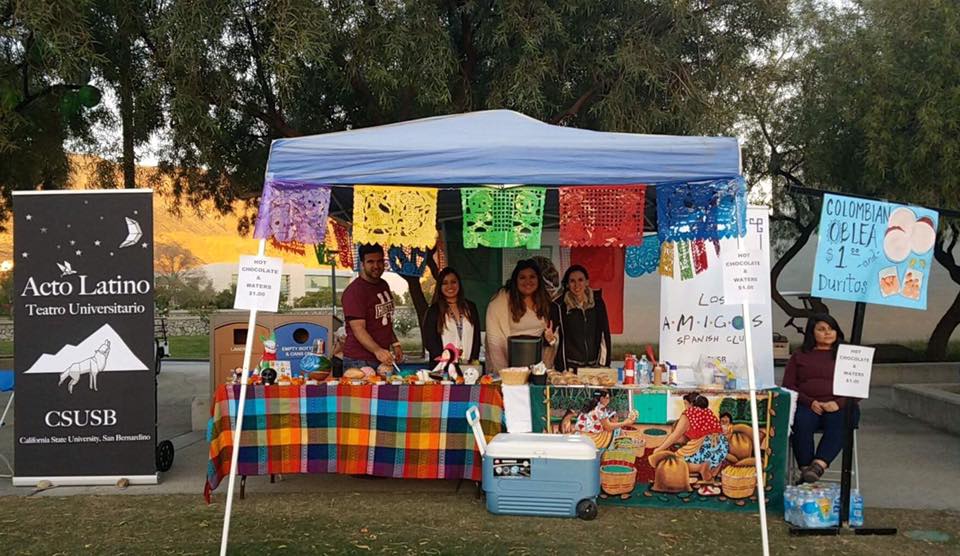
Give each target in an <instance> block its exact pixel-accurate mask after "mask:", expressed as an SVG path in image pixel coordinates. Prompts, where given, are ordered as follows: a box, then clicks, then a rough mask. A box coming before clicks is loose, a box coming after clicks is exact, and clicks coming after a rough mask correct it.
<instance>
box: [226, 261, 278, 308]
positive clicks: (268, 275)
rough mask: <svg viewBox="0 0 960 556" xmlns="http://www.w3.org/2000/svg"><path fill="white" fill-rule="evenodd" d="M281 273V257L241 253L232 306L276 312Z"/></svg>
mask: <svg viewBox="0 0 960 556" xmlns="http://www.w3.org/2000/svg"><path fill="white" fill-rule="evenodd" d="M282 275H283V259H278V258H274V257H258V256H255V255H241V256H240V272H239V274H238V275H237V296H236V297H235V298H234V300H233V308H234V309H244V310H248V311H267V312H270V313H276V312H277V309H278V308H279V306H280V278H281V276H282Z"/></svg>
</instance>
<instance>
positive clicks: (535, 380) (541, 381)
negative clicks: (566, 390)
mask: <svg viewBox="0 0 960 556" xmlns="http://www.w3.org/2000/svg"><path fill="white" fill-rule="evenodd" d="M530 384H535V385H537V386H546V385H547V374H546V373H544V374H542V375H535V374H533V373H530Z"/></svg>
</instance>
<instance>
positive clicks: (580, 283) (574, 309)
mask: <svg viewBox="0 0 960 556" xmlns="http://www.w3.org/2000/svg"><path fill="white" fill-rule="evenodd" d="M550 320H551V321H552V322H553V326H554V327H556V328H557V333H558V334H559V336H560V345H559V349H558V351H557V357H556V359H555V360H554V365H553V366H554V368H555V369H557V370H559V371H564V370H567V369H579V368H580V367H607V366H609V365H610V322H609V320H607V306H606V305H604V303H603V299H602V298H601V297H600V292H599V291H593V290H592V289H590V276H589V275H588V274H587V269H586V268H584V267H582V266H580V265H573V266H571V267H570V268H568V269H567V271H566V272H565V273H564V274H563V291H562V293H561V295H560V297H559V298H557V300H556V301H555V302H553V304H552V305H551V310H550Z"/></svg>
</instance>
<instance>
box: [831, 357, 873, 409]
mask: <svg viewBox="0 0 960 556" xmlns="http://www.w3.org/2000/svg"><path fill="white" fill-rule="evenodd" d="M874 351H876V349H875V348H872V347H864V346H854V345H850V344H841V345H840V346H839V348H838V349H837V363H836V366H834V370H833V395H834V396H845V397H848V398H864V399H866V398H869V397H870V373H871V372H872V371H873V353H874Z"/></svg>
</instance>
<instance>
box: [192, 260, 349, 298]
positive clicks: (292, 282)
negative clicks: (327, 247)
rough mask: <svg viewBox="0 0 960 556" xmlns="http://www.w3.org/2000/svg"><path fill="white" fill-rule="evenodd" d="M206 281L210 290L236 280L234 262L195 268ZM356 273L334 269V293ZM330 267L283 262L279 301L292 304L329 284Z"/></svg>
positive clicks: (220, 288)
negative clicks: (211, 286)
mask: <svg viewBox="0 0 960 556" xmlns="http://www.w3.org/2000/svg"><path fill="white" fill-rule="evenodd" d="M199 269H200V270H202V271H203V272H204V273H206V275H207V277H208V278H210V281H211V282H213V289H214V290H216V291H221V290H225V289H228V288H230V287H231V286H233V285H235V284H236V283H237V263H212V264H206V265H203V266H201V267H199ZM354 276H356V273H354V272H353V271H351V270H342V269H337V271H336V286H337V293H338V294H341V293H343V290H344V288H346V287H347V284H349V283H350V281H351V280H352V279H353V277H354ZM330 278H331V276H330V269H322V268H308V267H305V266H303V265H302V264H296V263H284V265H283V275H282V276H281V278H280V301H281V302H284V303H288V304H293V302H294V301H295V300H297V299H298V298H301V297H303V296H304V295H306V294H308V293H312V292H317V291H320V290H321V289H323V288H329V287H330Z"/></svg>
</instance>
